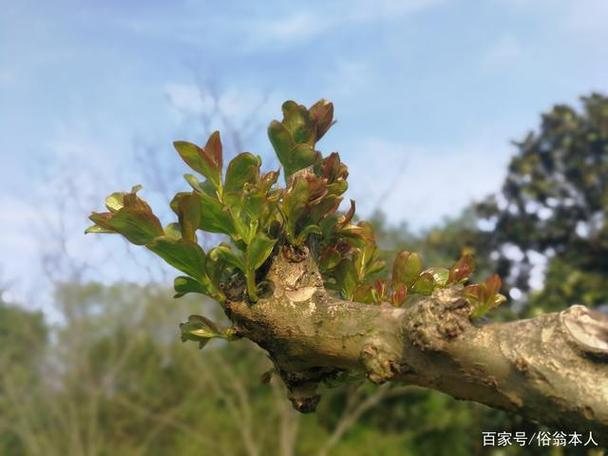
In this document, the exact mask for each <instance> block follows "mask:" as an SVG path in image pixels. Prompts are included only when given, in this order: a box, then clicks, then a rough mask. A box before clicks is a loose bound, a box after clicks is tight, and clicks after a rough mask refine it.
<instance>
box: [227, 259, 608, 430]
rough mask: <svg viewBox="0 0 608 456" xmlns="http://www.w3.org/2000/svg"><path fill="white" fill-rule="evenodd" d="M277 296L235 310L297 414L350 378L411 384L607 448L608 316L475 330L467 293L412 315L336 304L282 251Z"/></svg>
mask: <svg viewBox="0 0 608 456" xmlns="http://www.w3.org/2000/svg"><path fill="white" fill-rule="evenodd" d="M267 279H268V280H270V281H272V282H273V284H274V291H273V294H272V296H271V297H269V298H266V299H262V300H260V301H258V302H257V303H255V304H251V303H248V302H244V301H240V300H237V301H230V300H229V301H228V302H227V303H226V313H227V314H228V316H229V318H231V319H232V321H233V322H234V323H235V325H236V327H237V331H238V332H239V333H240V334H241V335H242V336H244V337H247V338H249V339H251V340H252V341H254V342H256V343H257V344H258V345H260V346H261V347H262V348H264V349H266V350H267V351H268V353H269V355H270V357H271V359H272V360H273V362H274V364H275V366H276V369H277V371H278V372H279V374H280V375H281V377H282V378H283V380H284V381H285V384H286V385H287V387H288V389H289V398H290V399H291V401H292V403H293V405H294V407H295V408H296V409H298V410H300V411H302V412H309V411H312V410H314V409H315V407H316V404H317V402H318V401H319V395H318V394H317V386H318V385H319V384H320V383H322V382H325V381H328V380H335V379H336V378H339V377H340V375H343V374H344V373H349V374H353V373H354V374H356V373H361V374H362V375H365V376H367V378H368V379H369V380H370V381H372V382H374V383H384V382H387V381H396V382H403V383H406V384H412V385H418V386H423V387H428V388H432V389H436V390H438V391H442V392H445V393H448V394H450V395H452V396H453V397H455V398H458V399H465V400H472V401H476V402H480V403H483V404H486V405H489V406H491V407H494V408H497V409H502V410H506V411H508V412H514V413H518V414H520V415H522V416H525V417H526V418H529V419H532V420H535V421H538V422H540V423H542V424H546V425H549V426H556V427H561V428H562V429H565V428H569V429H570V428H571V429H576V430H579V431H582V430H585V431H586V430H590V431H594V432H596V433H598V434H599V435H600V438H603V439H604V438H607V437H608V316H606V315H605V314H601V313H599V312H594V311H591V310H589V309H587V308H586V307H583V306H572V307H570V308H569V309H567V310H564V311H563V312H560V313H551V314H545V315H541V316H539V317H536V318H534V319H529V320H520V321H514V322H509V323H490V324H485V325H479V324H475V323H473V322H471V319H470V315H471V311H472V309H471V306H470V305H469V303H468V302H467V301H466V300H465V299H463V298H462V294H461V293H460V290H459V289H458V288H457V287H454V288H448V289H442V290H439V291H437V292H435V293H434V294H433V295H432V296H430V297H428V298H424V299H421V300H419V301H418V302H416V303H414V304H412V305H408V306H406V307H404V308H394V307H392V306H390V305H380V306H376V305H370V304H362V303H356V302H350V301H343V300H340V299H337V298H335V297H333V296H331V295H330V294H328V293H327V291H326V290H325V289H324V287H323V282H322V279H321V276H320V274H319V271H318V269H317V266H316V264H315V262H314V259H313V258H312V255H310V254H309V253H308V251H306V254H305V255H304V258H303V259H302V260H301V261H297V262H296V261H293V260H290V259H289V258H288V256H286V255H285V254H284V253H283V250H282V249H281V251H280V252H279V253H278V254H277V255H276V257H275V258H274V259H273V260H272V264H271V266H270V269H269V272H268V275H267Z"/></svg>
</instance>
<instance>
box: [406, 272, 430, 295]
mask: <svg viewBox="0 0 608 456" xmlns="http://www.w3.org/2000/svg"><path fill="white" fill-rule="evenodd" d="M434 289H435V281H434V280H433V275H432V274H431V273H430V272H423V273H422V274H420V276H419V277H418V278H417V279H416V281H415V282H414V284H413V285H412V292H413V293H417V294H421V295H423V296H429V295H431V294H432V293H433V290H434Z"/></svg>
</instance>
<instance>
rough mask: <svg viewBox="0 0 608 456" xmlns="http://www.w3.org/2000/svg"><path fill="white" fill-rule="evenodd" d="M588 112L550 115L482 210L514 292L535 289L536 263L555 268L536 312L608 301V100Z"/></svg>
mask: <svg viewBox="0 0 608 456" xmlns="http://www.w3.org/2000/svg"><path fill="white" fill-rule="evenodd" d="M581 108H582V109H581V110H580V111H578V110H576V109H575V108H573V107H570V106H566V105H557V106H555V107H554V108H553V109H552V110H551V111H550V112H548V113H546V114H544V115H543V116H542V122H541V125H540V129H539V130H538V131H537V132H530V133H529V134H528V135H527V136H526V138H525V139H524V140H523V141H520V142H516V143H515V145H516V147H517V153H516V155H515V156H514V157H513V159H512V161H511V163H510V165H509V169H508V174H507V177H506V179H505V182H504V184H503V187H502V191H501V192H500V193H499V194H498V195H495V196H493V197H491V198H489V199H488V200H486V201H485V202H484V203H482V204H480V205H479V206H478V209H479V213H480V215H481V216H482V217H484V218H486V219H487V220H488V221H489V222H490V226H491V229H490V230H488V233H487V237H488V238H489V239H488V244H489V246H490V247H491V249H492V250H493V251H494V252H495V253H494V256H495V257H496V258H497V259H496V267H497V270H498V272H499V273H500V274H501V275H502V276H503V277H505V278H507V280H508V283H509V284H510V285H511V286H514V287H517V288H518V289H520V290H521V291H522V292H527V291H529V290H530V272H531V269H532V267H533V263H534V260H535V259H536V262H537V263H538V262H539V260H542V259H544V261H545V262H546V263H547V267H546V278H545V285H544V289H543V290H542V291H539V292H537V293H534V294H533V295H532V296H531V300H530V307H531V309H530V310H532V309H537V310H541V309H542V310H545V311H549V310H559V309H563V308H564V307H566V306H568V305H570V304H572V303H580V304H584V305H587V306H590V307H597V306H599V305H602V304H606V303H608V280H607V279H608V262H607V258H608V223H606V222H607V214H608V178H607V176H608V98H606V97H605V96H603V95H600V94H591V95H590V96H587V97H582V98H581ZM539 257H540V258H539Z"/></svg>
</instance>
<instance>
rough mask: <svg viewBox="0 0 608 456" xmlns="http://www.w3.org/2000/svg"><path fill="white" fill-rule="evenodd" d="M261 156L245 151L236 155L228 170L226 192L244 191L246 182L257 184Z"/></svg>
mask: <svg viewBox="0 0 608 456" xmlns="http://www.w3.org/2000/svg"><path fill="white" fill-rule="evenodd" d="M261 164H262V161H261V159H260V157H258V156H256V155H253V154H251V153H249V152H243V153H240V154H238V155H237V156H236V157H234V158H233V159H232V160H231V161H230V163H229V164H228V169H227V170H226V182H225V184H224V190H225V191H226V192H242V191H243V187H244V186H245V184H246V183H247V184H255V183H256V182H257V181H258V179H259V177H260V165H261Z"/></svg>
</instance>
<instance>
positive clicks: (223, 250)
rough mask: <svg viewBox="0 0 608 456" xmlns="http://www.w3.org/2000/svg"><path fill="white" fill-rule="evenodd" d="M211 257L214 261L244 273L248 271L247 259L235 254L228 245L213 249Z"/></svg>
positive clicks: (210, 253)
mask: <svg viewBox="0 0 608 456" xmlns="http://www.w3.org/2000/svg"><path fill="white" fill-rule="evenodd" d="M209 257H210V258H211V259H212V260H213V261H220V262H223V263H225V264H228V265H229V266H232V267H235V268H237V269H239V270H240V271H242V272H245V271H246V270H247V268H246V265H245V259H244V258H243V257H242V255H241V254H238V253H235V252H234V251H233V250H232V248H231V247H230V246H229V245H228V244H225V243H222V244H220V245H218V246H217V247H214V248H213V249H211V250H210V251H209Z"/></svg>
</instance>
